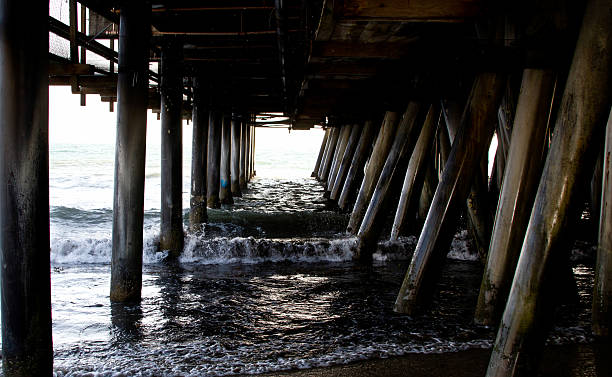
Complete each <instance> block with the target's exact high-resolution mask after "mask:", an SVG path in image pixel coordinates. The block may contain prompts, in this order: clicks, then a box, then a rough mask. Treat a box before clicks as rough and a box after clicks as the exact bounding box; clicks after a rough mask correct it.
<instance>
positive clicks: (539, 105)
mask: <svg viewBox="0 0 612 377" xmlns="http://www.w3.org/2000/svg"><path fill="white" fill-rule="evenodd" d="M554 88H555V75H554V74H553V73H552V72H550V71H544V70H538V69H526V70H525V71H524V72H523V84H522V87H521V94H520V97H519V100H518V106H517V109H516V116H515V121H514V127H513V131H512V140H513V142H512V143H510V150H509V154H508V161H507V167H506V169H505V177H504V181H505V182H506V183H505V184H504V185H503V188H502V192H501V194H500V199H499V205H498V206H497V214H496V216H495V225H494V226H493V232H492V236H491V243H490V245H489V255H488V258H487V263H486V268H485V272H484V274H483V278H482V285H481V287H480V295H479V297H478V305H477V307H476V314H475V316H474V318H475V322H476V323H478V324H482V325H487V326H494V325H496V324H497V323H499V319H500V317H501V314H502V311H503V309H504V306H505V304H506V298H507V297H508V292H509V290H510V285H511V284H512V277H513V276H514V271H515V268H516V263H517V261H518V257H519V253H520V251H521V246H522V244H523V238H524V235H525V229H526V228H527V222H528V221H529V214H530V212H531V208H532V205H533V200H534V198H535V194H536V190H537V187H538V182H539V181H540V173H541V172H542V166H543V165H544V160H545V157H546V149H545V146H546V142H545V138H546V131H547V128H548V119H549V114H550V104H551V101H552V96H553V91H554Z"/></svg>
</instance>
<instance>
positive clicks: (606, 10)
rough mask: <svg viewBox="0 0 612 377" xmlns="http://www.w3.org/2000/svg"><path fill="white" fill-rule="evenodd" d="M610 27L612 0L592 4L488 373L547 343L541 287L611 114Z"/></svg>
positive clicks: (513, 371) (508, 370)
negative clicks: (539, 334) (541, 330)
mask: <svg viewBox="0 0 612 377" xmlns="http://www.w3.org/2000/svg"><path fill="white" fill-rule="evenodd" d="M611 29H612V2H610V1H609V0H591V1H589V2H588V3H587V5H586V9H585V13H584V17H583V22H582V27H581V30H580V34H579V36H578V41H577V44H576V50H575V52H574V57H573V60H572V64H571V68H570V71H569V75H568V78H567V83H566V86H565V90H564V93H563V99H562V100H561V106H560V108H559V111H558V114H557V118H556V124H555V129H554V135H553V140H552V143H551V146H550V151H549V153H548V157H547V159H546V163H545V165H544V170H543V172H542V177H541V179H540V183H539V186H538V191H537V194H536V198H535V201H534V205H533V210H532V212H531V217H530V219H529V225H528V227H527V231H526V233H525V239H524V241H523V247H522V249H521V255H520V257H519V261H518V265H517V268H516V273H515V274H514V280H513V282H512V288H511V290H510V295H509V298H508V302H507V304H506V309H505V310H504V314H503V316H502V321H501V324H500V327H499V330H498V333H497V339H496V341H495V346H494V348H493V352H492V354H491V359H490V361H489V367H488V370H487V374H486V375H487V377H497V376H500V377H501V376H514V375H517V374H518V373H520V372H521V371H522V369H523V366H524V365H527V369H528V368H529V363H527V364H526V363H525V361H526V359H527V358H529V356H530V352H529V351H532V350H534V349H537V348H539V347H540V346H542V344H541V343H540V342H537V344H536V342H534V339H533V336H534V334H535V333H536V330H537V328H538V319H539V318H538V315H539V313H540V312H541V311H542V310H543V308H544V305H543V300H544V299H545V296H546V294H545V293H544V292H542V290H543V289H544V288H542V287H543V286H545V285H547V282H549V281H550V279H549V277H550V276H549V275H550V273H551V272H554V267H556V266H555V265H556V259H557V258H559V257H561V256H560V255H558V254H555V252H556V249H558V248H563V245H562V243H563V242H564V241H565V240H564V237H563V234H564V232H565V231H566V230H567V224H568V220H570V219H571V218H573V216H572V215H573V214H574V212H577V211H576V208H577V204H578V203H577V202H578V201H579V200H580V199H581V198H580V196H578V195H577V193H579V192H580V191H581V190H582V189H583V187H582V186H583V182H584V178H585V175H586V174H587V173H590V172H589V171H588V170H587V169H584V166H592V165H591V164H593V163H594V162H595V158H596V153H597V151H598V150H599V148H597V146H598V144H599V142H600V139H601V138H602V136H603V135H604V132H605V124H606V119H607V117H608V114H609V111H610V101H611V100H612V72H611V71H610V67H611V66H612V30H611ZM576 214H577V213H576ZM543 293H544V294H543ZM542 341H543V340H542Z"/></svg>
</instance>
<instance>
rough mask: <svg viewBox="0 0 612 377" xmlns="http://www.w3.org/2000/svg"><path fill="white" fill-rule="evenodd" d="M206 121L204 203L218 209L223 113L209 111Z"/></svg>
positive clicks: (219, 203) (219, 204)
mask: <svg viewBox="0 0 612 377" xmlns="http://www.w3.org/2000/svg"><path fill="white" fill-rule="evenodd" d="M209 114H210V116H209V118H208V119H209V120H208V167H207V177H206V183H207V189H206V196H207V200H206V203H207V205H208V207H210V208H220V207H221V202H220V201H219V181H220V179H221V178H220V169H221V128H222V123H223V113H221V112H220V111H210V113H209Z"/></svg>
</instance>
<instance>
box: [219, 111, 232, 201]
mask: <svg viewBox="0 0 612 377" xmlns="http://www.w3.org/2000/svg"><path fill="white" fill-rule="evenodd" d="M231 138H232V116H231V113H225V114H223V123H222V124H221V163H220V166H221V172H220V178H219V186H220V188H219V200H220V201H221V204H233V203H234V199H233V198H232V187H231V178H230V177H231V171H230V169H231V167H230V163H231V150H232V140H231Z"/></svg>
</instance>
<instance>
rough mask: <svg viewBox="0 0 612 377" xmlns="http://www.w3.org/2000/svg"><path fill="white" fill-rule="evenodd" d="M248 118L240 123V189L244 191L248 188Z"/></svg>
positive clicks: (244, 118)
mask: <svg viewBox="0 0 612 377" xmlns="http://www.w3.org/2000/svg"><path fill="white" fill-rule="evenodd" d="M246 119H247V116H244V117H243V120H242V121H241V122H240V176H239V178H238V179H239V181H240V189H242V190H244V189H246V187H247V178H246V174H247V173H246V140H247V131H246V129H247V121H246Z"/></svg>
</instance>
